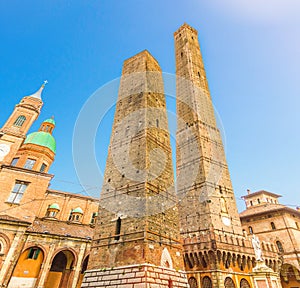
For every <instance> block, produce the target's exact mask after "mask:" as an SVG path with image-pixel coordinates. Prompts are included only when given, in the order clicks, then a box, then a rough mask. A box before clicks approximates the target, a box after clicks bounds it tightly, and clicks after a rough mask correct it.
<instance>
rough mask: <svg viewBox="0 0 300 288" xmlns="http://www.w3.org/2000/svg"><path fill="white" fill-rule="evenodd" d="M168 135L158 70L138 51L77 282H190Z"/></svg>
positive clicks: (126, 72) (127, 73)
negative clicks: (86, 260) (88, 249)
mask: <svg viewBox="0 0 300 288" xmlns="http://www.w3.org/2000/svg"><path fill="white" fill-rule="evenodd" d="M169 138H170V135H169V131H168V123H167V115H166V104H165V97H164V89H163V80H162V74H161V69H160V67H159V64H158V63H157V61H156V60H155V59H154V58H153V57H152V56H151V54H150V53H149V52H148V51H143V52H141V53H139V54H137V55H135V56H133V57H132V58H130V59H128V60H126V61H125V62H124V66H123V72H122V78H121V83H120V88H119V97H118V102H117V105H116V112H115V118H114V124H113V129H112V136H111V142H110V147H109V151H108V157H107V163H106V169H105V175H104V182H103V187H102V192H101V195H100V207H99V216H98V222H97V224H96V228H95V230H96V231H95V235H94V239H93V244H92V251H91V256H90V261H89V267H88V269H89V270H88V271H87V272H86V274H85V278H84V281H83V284H82V287H126V288H130V287H187V278H186V277H185V273H183V272H182V271H183V270H184V264H183V257H182V244H181V239H180V233H179V217H178V208H177V198H176V194H175V189H174V175H173V169H172V157H171V147H170V139H169ZM153 285H154V286H153ZM158 285H159V286H158Z"/></svg>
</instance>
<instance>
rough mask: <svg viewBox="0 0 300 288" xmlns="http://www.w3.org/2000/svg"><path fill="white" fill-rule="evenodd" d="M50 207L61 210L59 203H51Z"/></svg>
mask: <svg viewBox="0 0 300 288" xmlns="http://www.w3.org/2000/svg"><path fill="white" fill-rule="evenodd" d="M48 209H56V210H60V209H59V205H58V204H57V203H53V204H51V205H49V207H48Z"/></svg>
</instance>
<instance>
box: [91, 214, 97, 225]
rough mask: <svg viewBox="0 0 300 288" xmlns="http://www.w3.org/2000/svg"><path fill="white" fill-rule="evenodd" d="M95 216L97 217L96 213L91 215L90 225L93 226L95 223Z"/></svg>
mask: <svg viewBox="0 0 300 288" xmlns="http://www.w3.org/2000/svg"><path fill="white" fill-rule="evenodd" d="M97 216H98V213H97V212H94V213H93V214H92V219H91V223H90V224H95V223H96V219H97Z"/></svg>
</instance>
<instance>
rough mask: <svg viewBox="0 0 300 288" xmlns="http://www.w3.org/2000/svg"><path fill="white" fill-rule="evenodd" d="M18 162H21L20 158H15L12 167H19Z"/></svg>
mask: <svg viewBox="0 0 300 288" xmlns="http://www.w3.org/2000/svg"><path fill="white" fill-rule="evenodd" d="M18 161H19V158H14V159H13V160H12V161H11V164H10V165H11V166H16V165H17V163H18Z"/></svg>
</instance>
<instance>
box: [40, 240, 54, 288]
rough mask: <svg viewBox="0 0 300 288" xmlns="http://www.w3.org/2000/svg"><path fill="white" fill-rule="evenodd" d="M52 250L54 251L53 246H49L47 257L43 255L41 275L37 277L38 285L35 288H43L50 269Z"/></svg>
mask: <svg viewBox="0 0 300 288" xmlns="http://www.w3.org/2000/svg"><path fill="white" fill-rule="evenodd" d="M54 249H55V244H50V249H49V252H48V254H47V255H45V256H46V260H45V262H44V264H43V265H42V268H41V269H42V273H41V276H40V277H39V282H38V285H37V286H36V287H37V288H43V287H44V285H45V280H46V277H47V276H48V272H49V269H50V267H51V258H52V255H53V252H54Z"/></svg>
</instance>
